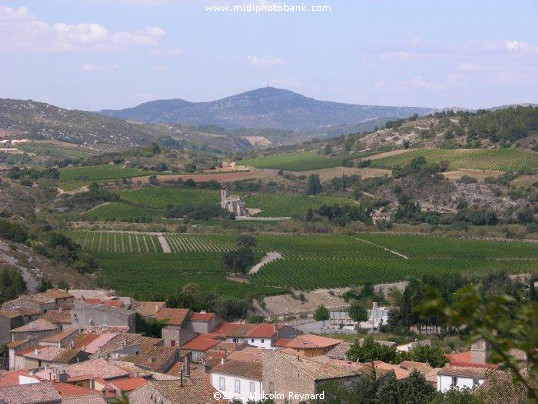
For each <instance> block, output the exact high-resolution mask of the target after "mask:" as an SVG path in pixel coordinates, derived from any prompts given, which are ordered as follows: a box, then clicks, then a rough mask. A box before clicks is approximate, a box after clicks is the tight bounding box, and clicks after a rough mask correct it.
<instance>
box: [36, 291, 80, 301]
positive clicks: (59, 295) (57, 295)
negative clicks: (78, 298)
mask: <svg viewBox="0 0 538 404" xmlns="http://www.w3.org/2000/svg"><path fill="white" fill-rule="evenodd" d="M38 295H44V296H47V297H50V298H52V299H69V298H72V297H73V295H71V294H69V293H67V292H66V291H65V290H62V289H49V290H47V291H45V292H41V293H38ZM34 296H36V295H34Z"/></svg>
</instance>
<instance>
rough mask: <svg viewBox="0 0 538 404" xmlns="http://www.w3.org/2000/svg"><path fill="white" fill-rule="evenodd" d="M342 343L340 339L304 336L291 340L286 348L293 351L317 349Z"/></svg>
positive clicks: (311, 335)
mask: <svg viewBox="0 0 538 404" xmlns="http://www.w3.org/2000/svg"><path fill="white" fill-rule="evenodd" d="M340 343H342V340H340V339H334V338H326V337H320V336H319V335H313V334H305V335H299V336H298V337H297V338H294V339H292V340H291V341H290V342H289V343H288V345H286V348H293V349H319V348H329V347H334V346H336V345H338V344H340Z"/></svg>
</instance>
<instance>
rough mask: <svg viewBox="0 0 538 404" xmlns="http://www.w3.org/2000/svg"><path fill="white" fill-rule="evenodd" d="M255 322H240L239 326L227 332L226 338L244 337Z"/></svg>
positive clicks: (254, 326) (254, 325) (255, 325)
mask: <svg viewBox="0 0 538 404" xmlns="http://www.w3.org/2000/svg"><path fill="white" fill-rule="evenodd" d="M256 327H257V324H240V325H239V327H235V328H234V329H232V330H231V331H230V332H228V333H227V335H226V337H227V338H246V337H247V334H248V333H249V332H251V331H252V330H254V329H255V328H256Z"/></svg>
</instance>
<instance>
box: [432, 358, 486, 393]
mask: <svg viewBox="0 0 538 404" xmlns="http://www.w3.org/2000/svg"><path fill="white" fill-rule="evenodd" d="M492 371H493V372H494V371H495V370H492V369H491V368H490V367H489V366H454V365H448V366H445V367H444V368H443V369H441V370H440V371H439V372H438V373H437V391H440V392H442V393H444V392H446V391H448V390H450V389H451V388H452V387H457V388H458V389H460V390H461V389H464V388H468V389H471V390H473V389H475V388H476V387H478V386H480V385H481V384H482V383H484V382H485V381H486V378H487V374H488V372H492Z"/></svg>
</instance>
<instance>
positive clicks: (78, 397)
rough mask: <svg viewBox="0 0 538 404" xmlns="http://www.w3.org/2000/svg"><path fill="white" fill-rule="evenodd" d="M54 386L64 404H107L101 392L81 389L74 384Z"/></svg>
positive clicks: (57, 383)
mask: <svg viewBox="0 0 538 404" xmlns="http://www.w3.org/2000/svg"><path fill="white" fill-rule="evenodd" d="M52 386H53V387H54V388H55V389H56V391H57V392H58V394H60V396H61V397H62V404H70V403H72V404H77V403H78V404H105V403H106V401H105V399H104V398H103V397H101V392H98V391H95V390H91V389H87V388H84V387H79V386H77V385H74V384H69V383H60V382H52Z"/></svg>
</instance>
